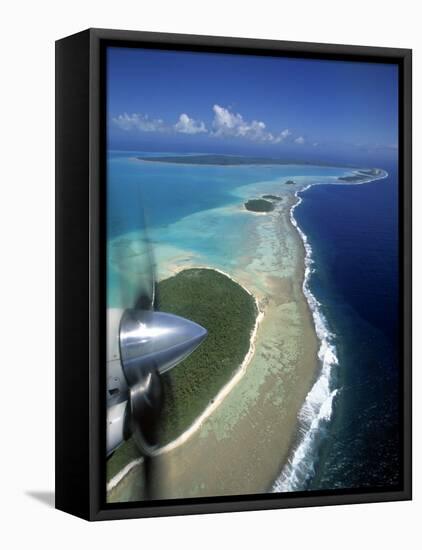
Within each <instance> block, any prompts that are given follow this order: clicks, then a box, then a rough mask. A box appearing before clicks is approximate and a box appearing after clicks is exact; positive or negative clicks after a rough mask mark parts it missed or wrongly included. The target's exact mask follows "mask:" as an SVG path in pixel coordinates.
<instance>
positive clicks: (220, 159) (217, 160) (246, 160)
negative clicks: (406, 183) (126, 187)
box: [137, 155, 353, 168]
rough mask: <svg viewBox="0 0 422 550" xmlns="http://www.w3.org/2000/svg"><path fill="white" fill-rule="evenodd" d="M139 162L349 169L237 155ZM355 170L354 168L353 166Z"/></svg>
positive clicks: (197, 156)
mask: <svg viewBox="0 0 422 550" xmlns="http://www.w3.org/2000/svg"><path fill="white" fill-rule="evenodd" d="M137 159H138V160H143V161H146V162H168V163H172V164H206V165H216V166H242V165H251V164H257V165H264V166H273V165H278V164H281V165H285V164H296V165H298V166H301V165H303V166H340V167H343V168H345V167H347V166H349V165H347V164H341V165H340V164H334V163H330V162H318V161H312V162H311V161H304V160H299V159H287V158H285V159H280V158H264V157H242V156H235V155H186V156H184V155H182V156H177V155H172V156H167V157H137ZM351 168H353V166H351Z"/></svg>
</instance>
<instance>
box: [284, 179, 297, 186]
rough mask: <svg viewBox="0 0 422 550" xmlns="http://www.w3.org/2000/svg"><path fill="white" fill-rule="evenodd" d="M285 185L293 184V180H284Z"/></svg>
mask: <svg viewBox="0 0 422 550" xmlns="http://www.w3.org/2000/svg"><path fill="white" fill-rule="evenodd" d="M284 184H285V185H294V184H295V182H294V181H293V180H287V181H285V182H284Z"/></svg>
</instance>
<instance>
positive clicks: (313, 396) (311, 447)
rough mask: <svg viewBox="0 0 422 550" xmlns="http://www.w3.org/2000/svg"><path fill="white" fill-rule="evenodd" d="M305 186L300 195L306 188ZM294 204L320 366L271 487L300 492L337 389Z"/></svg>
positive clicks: (330, 339) (333, 353)
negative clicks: (285, 458) (292, 443)
mask: <svg viewBox="0 0 422 550" xmlns="http://www.w3.org/2000/svg"><path fill="white" fill-rule="evenodd" d="M309 187H311V186H310V185H309V186H308V187H305V188H304V189H302V191H301V192H302V193H303V192H304V191H306V190H307V189H309ZM296 197H297V199H298V200H297V202H296V203H295V204H294V205H293V206H292V207H291V209H290V221H291V223H292V225H293V226H294V227H295V228H296V230H297V231H298V233H299V235H300V237H301V239H302V241H303V245H304V247H305V276H304V279H303V293H304V295H305V297H306V299H307V301H308V304H309V308H310V310H311V312H312V317H313V321H314V325H315V330H316V334H317V337H318V340H319V342H320V345H319V350H318V359H319V363H320V365H321V370H320V373H319V376H318V378H317V380H316V382H315V383H314V385H313V386H312V388H311V390H310V391H309V393H308V395H307V396H306V399H305V401H304V403H303V405H302V408H301V409H300V411H299V415H298V421H299V438H298V442H297V444H296V447H295V449H294V450H293V453H292V454H291V456H290V458H289V460H288V461H287V463H286V464H285V466H284V468H283V470H282V471H281V473H280V475H279V476H278V478H277V479H276V481H275V482H274V484H273V487H272V492H275V493H278V492H288V491H300V490H304V489H306V484H307V482H308V481H309V480H310V479H312V476H313V475H314V473H315V464H316V459H317V450H318V442H319V440H320V438H321V435H322V433H323V431H324V428H325V427H326V426H327V424H328V423H329V421H330V419H331V416H332V412H333V402H334V398H335V396H336V395H337V393H338V389H337V388H332V385H333V382H332V371H333V368H335V367H336V366H337V365H338V357H337V350H336V346H335V343H334V341H335V335H334V334H333V333H332V332H330V330H329V329H328V323H327V320H326V318H325V317H324V315H323V313H322V311H321V307H320V306H321V304H320V302H318V300H317V299H316V298H315V296H314V295H313V294H312V292H311V289H310V286H309V280H310V277H311V274H312V273H313V271H314V269H313V264H314V261H313V258H312V247H311V245H310V244H309V242H308V238H307V236H306V235H305V233H304V232H303V231H302V230H301V228H300V227H299V225H298V223H297V221H296V219H295V217H294V211H295V209H296V208H297V207H298V206H299V204H300V203H301V202H302V197H301V196H300V195H299V194H298V192H296Z"/></svg>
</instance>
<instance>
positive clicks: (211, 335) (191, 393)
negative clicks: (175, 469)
mask: <svg viewBox="0 0 422 550" xmlns="http://www.w3.org/2000/svg"><path fill="white" fill-rule="evenodd" d="M157 296H158V304H157V305H158V308H159V309H160V310H162V311H166V312H168V313H174V314H176V315H180V316H182V317H185V318H186V319H191V320H192V321H195V322H197V323H199V324H200V325H202V326H203V327H205V328H206V329H207V330H208V337H207V338H206V340H204V342H203V343H202V344H201V345H200V346H199V347H198V349H197V350H195V352H194V353H192V355H190V356H189V357H188V358H187V359H185V360H184V361H182V362H181V363H180V364H179V365H177V367H176V368H174V369H172V370H170V371H168V372H167V373H165V374H164V375H163V378H162V380H163V384H164V391H165V394H166V395H167V396H169V398H168V399H167V400H166V401H165V405H164V410H163V422H162V426H161V435H160V437H159V440H160V446H163V445H165V444H167V443H169V442H170V441H172V440H174V439H175V438H176V437H178V436H179V435H180V434H182V433H183V432H184V431H185V430H186V429H187V428H188V427H189V426H190V425H191V424H192V423H193V422H194V420H195V419H196V418H197V417H198V416H199V415H200V414H201V413H202V412H203V411H204V409H205V408H206V407H207V406H208V405H209V404H210V403H211V402H212V401H213V399H214V397H215V396H216V395H217V393H218V392H219V390H220V389H221V388H222V387H223V386H224V385H225V384H226V383H227V382H228V381H229V380H230V379H231V377H232V376H233V374H234V373H235V372H236V371H237V369H238V368H239V367H240V366H241V364H242V362H243V360H244V359H245V356H246V354H247V353H248V351H249V348H250V345H251V334H252V331H253V329H254V326H255V322H256V318H257V315H258V309H257V307H256V303H255V299H254V297H253V296H252V295H251V294H249V293H248V292H247V291H246V290H245V289H244V288H243V287H242V286H241V285H240V284H238V283H236V282H235V281H233V280H232V279H231V278H230V277H228V276H226V275H224V274H223V273H220V272H219V271H215V270H213V269H205V268H195V269H186V270H184V271H181V272H180V273H178V274H177V275H175V276H173V277H170V278H169V279H165V280H163V281H160V282H159V283H158V289H157ZM139 456H140V455H139V451H138V449H137V447H136V445H135V443H134V441H133V440H132V438H131V439H129V440H128V441H126V442H124V443H122V445H121V446H120V447H119V448H118V449H117V450H116V451H115V452H114V454H113V455H112V456H111V457H110V458H109V459H108V461H107V479H111V478H112V477H113V476H114V475H115V474H116V473H117V472H119V471H120V470H121V469H122V468H123V467H124V466H125V465H126V464H128V463H129V462H130V461H131V460H133V459H135V458H139Z"/></svg>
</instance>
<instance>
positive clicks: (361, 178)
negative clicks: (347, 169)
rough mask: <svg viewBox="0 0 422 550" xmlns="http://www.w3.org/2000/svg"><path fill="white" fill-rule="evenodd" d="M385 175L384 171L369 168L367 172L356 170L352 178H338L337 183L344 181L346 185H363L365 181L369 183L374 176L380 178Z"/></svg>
mask: <svg viewBox="0 0 422 550" xmlns="http://www.w3.org/2000/svg"><path fill="white" fill-rule="evenodd" d="M383 174H386V172H384V170H380V169H379V168H369V169H367V170H356V171H355V173H354V174H353V175H352V176H340V177H338V178H337V179H338V181H344V182H346V183H363V182H365V181H371V180H372V179H373V178H374V177H376V176H382V175H383Z"/></svg>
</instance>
